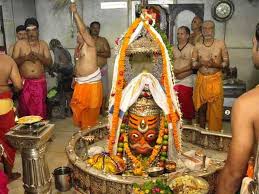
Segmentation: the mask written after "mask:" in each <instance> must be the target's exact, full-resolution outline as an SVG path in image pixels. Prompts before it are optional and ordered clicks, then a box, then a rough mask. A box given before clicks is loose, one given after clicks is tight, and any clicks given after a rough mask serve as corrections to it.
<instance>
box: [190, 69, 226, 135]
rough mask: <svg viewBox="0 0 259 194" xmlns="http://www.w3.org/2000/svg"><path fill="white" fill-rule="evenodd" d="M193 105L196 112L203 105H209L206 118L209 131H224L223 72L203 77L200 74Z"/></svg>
mask: <svg viewBox="0 0 259 194" xmlns="http://www.w3.org/2000/svg"><path fill="white" fill-rule="evenodd" d="M193 104H194V107H195V110H196V111H198V110H199V108H200V107H201V106H202V105H204V104H207V113H206V116H207V121H208V128H209V130H212V131H220V130H221V129H222V112H223V86H222V73H221V72H217V73H215V74H212V75H203V74H201V73H200V72H198V75H197V79H196V83H195V88H194V92H193Z"/></svg>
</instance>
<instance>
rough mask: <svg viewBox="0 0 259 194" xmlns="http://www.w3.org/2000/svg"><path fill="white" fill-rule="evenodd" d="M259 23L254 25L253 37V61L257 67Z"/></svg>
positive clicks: (258, 61) (258, 58)
mask: <svg viewBox="0 0 259 194" xmlns="http://www.w3.org/2000/svg"><path fill="white" fill-rule="evenodd" d="M258 48H259V23H258V24H257V25H256V30H255V36H254V38H253V50H252V54H253V63H254V65H255V67H256V68H257V69H258V68H259V50H258Z"/></svg>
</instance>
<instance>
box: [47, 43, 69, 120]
mask: <svg viewBox="0 0 259 194" xmlns="http://www.w3.org/2000/svg"><path fill="white" fill-rule="evenodd" d="M49 47H50V49H51V50H52V51H53V53H54V64H53V67H52V68H51V71H53V72H56V73H57V80H58V93H59V96H60V101H59V105H60V110H61V111H60V115H59V118H65V117H66V116H70V108H69V107H67V105H68V104H69V102H70V99H71V93H72V89H71V82H72V77H73V64H72V57H71V55H70V53H69V51H68V50H67V49H66V48H64V47H63V46H62V44H61V42H60V41H59V40H58V39H52V40H51V41H50V43H49Z"/></svg>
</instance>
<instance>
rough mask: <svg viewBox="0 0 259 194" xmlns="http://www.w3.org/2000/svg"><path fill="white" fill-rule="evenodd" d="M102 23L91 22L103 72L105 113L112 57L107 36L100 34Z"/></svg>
mask: <svg viewBox="0 0 259 194" xmlns="http://www.w3.org/2000/svg"><path fill="white" fill-rule="evenodd" d="M100 27H101V24H100V23H99V22H97V21H94V22H92V23H91V24H90V33H91V36H92V37H93V39H94V40H95V44H96V51H97V65H98V67H100V70H101V73H102V83H103V103H102V110H101V111H102V114H105V110H106V108H107V102H108V97H109V81H108V63H107V59H108V58H110V57H111V49H110V45H109V43H108V41H107V40H106V38H104V37H101V36H99V33H100Z"/></svg>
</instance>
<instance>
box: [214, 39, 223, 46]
mask: <svg viewBox="0 0 259 194" xmlns="http://www.w3.org/2000/svg"><path fill="white" fill-rule="evenodd" d="M214 42H215V43H216V44H217V45H219V46H225V41H224V40H219V39H215V40H214Z"/></svg>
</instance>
